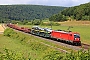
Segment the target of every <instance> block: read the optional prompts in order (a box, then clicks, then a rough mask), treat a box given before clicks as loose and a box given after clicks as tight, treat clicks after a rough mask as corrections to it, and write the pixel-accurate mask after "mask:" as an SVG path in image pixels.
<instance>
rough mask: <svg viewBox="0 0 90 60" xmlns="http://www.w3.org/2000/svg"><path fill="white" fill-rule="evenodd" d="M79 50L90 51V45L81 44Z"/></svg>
mask: <svg viewBox="0 0 90 60" xmlns="http://www.w3.org/2000/svg"><path fill="white" fill-rule="evenodd" d="M80 48H83V49H85V50H88V49H90V45H89V44H85V43H81V46H80Z"/></svg>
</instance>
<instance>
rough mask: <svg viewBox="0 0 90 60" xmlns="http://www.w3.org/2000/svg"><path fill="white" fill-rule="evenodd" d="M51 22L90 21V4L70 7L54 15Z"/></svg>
mask: <svg viewBox="0 0 90 60" xmlns="http://www.w3.org/2000/svg"><path fill="white" fill-rule="evenodd" d="M49 20H51V21H67V20H77V21H78V20H89V21H90V2H89V3H86V4H81V5H79V6H74V7H68V8H66V9H64V10H62V11H61V12H60V13H58V14H54V15H52V16H51V17H50V18H49Z"/></svg>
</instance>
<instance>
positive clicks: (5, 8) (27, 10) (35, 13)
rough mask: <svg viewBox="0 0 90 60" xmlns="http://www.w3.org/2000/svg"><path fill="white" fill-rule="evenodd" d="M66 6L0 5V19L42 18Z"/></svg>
mask: <svg viewBox="0 0 90 60" xmlns="http://www.w3.org/2000/svg"><path fill="white" fill-rule="evenodd" d="M65 8H66V7H56V6H41V5H0V20H1V19H10V20H32V19H44V18H48V17H50V16H51V15H53V14H56V13H59V12H60V11H61V10H63V9H65Z"/></svg>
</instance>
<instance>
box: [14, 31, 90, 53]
mask: <svg viewBox="0 0 90 60" xmlns="http://www.w3.org/2000/svg"><path fill="white" fill-rule="evenodd" d="M16 31H18V30H16ZM18 32H22V31H18ZM22 33H24V32H22ZM24 34H27V35H30V36H31V35H32V34H28V33H24ZM32 36H34V37H36V38H41V39H42V40H46V41H49V42H52V43H54V44H57V45H59V46H64V47H67V48H70V49H72V50H76V51H78V50H81V49H84V50H88V48H89V47H90V46H88V44H82V46H74V45H72V44H67V43H62V42H58V41H56V40H52V39H47V38H43V37H38V36H36V35H32ZM41 43H42V44H44V45H46V46H49V47H51V48H55V49H56V50H59V51H61V52H64V53H66V52H67V53H69V52H68V51H66V50H63V49H60V48H58V47H53V46H51V45H49V44H45V43H43V42H41ZM86 45H87V48H85V46H86Z"/></svg>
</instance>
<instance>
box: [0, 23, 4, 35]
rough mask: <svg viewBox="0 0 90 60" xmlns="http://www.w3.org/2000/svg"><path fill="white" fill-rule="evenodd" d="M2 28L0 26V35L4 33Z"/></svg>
mask: <svg viewBox="0 0 90 60" xmlns="http://www.w3.org/2000/svg"><path fill="white" fill-rule="evenodd" d="M4 30H5V29H4V28H3V27H2V25H0V34H2V33H3V32H4Z"/></svg>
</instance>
